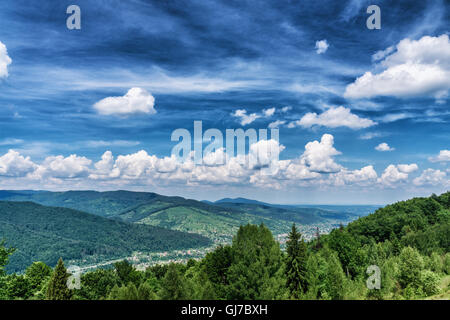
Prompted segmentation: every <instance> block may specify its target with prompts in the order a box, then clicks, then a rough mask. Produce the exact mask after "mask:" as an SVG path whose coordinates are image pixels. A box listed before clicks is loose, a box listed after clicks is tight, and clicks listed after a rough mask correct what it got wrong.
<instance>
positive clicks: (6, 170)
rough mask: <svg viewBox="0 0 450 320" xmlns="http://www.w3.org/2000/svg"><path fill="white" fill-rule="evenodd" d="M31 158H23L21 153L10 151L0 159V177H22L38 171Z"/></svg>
mask: <svg viewBox="0 0 450 320" xmlns="http://www.w3.org/2000/svg"><path fill="white" fill-rule="evenodd" d="M36 167H37V166H36V164H34V163H33V162H32V161H31V160H30V157H26V158H25V157H23V156H22V155H20V154H19V152H17V151H14V150H9V151H8V153H6V154H5V155H3V156H1V157H0V176H7V177H22V176H25V175H26V174H28V173H31V172H32V171H34V170H35V169H36Z"/></svg>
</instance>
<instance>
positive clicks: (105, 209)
mask: <svg viewBox="0 0 450 320" xmlns="http://www.w3.org/2000/svg"><path fill="white" fill-rule="evenodd" d="M159 198H173V199H174V200H175V199H177V197H163V196H160V195H158V194H156V193H150V192H131V191H112V192H97V191H66V192H50V191H40V192H29V191H6V190H5V191H1V192H0V199H1V200H8V201H32V202H36V203H39V204H42V205H45V206H52V207H64V208H70V209H75V210H80V211H84V212H88V213H92V214H96V215H99V216H103V217H113V216H115V215H118V214H120V213H122V212H123V211H127V210H129V209H131V208H133V207H135V206H137V205H139V204H143V203H148V202H153V201H158V199H159Z"/></svg>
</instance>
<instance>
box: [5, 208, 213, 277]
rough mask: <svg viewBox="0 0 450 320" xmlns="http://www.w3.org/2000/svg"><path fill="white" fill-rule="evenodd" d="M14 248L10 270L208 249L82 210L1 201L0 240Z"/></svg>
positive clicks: (180, 235)
mask: <svg viewBox="0 0 450 320" xmlns="http://www.w3.org/2000/svg"><path fill="white" fill-rule="evenodd" d="M2 238H3V239H5V240H6V244H7V245H8V246H11V247H14V248H17V250H16V252H15V253H14V255H13V256H12V257H11V261H10V264H9V265H8V270H9V271H20V270H23V269H25V268H26V267H27V266H29V265H30V264H31V263H32V262H34V261H43V262H45V263H47V264H48V265H51V266H53V265H55V264H56V262H57V260H58V258H59V257H62V258H63V259H65V260H79V259H84V260H87V262H90V263H93V262H98V261H104V260H107V259H113V258H123V257H126V256H129V255H131V254H132V253H133V252H135V251H143V252H159V251H168V250H175V249H177V250H178V249H187V248H194V247H201V246H208V245H210V244H211V242H210V240H208V239H207V238H205V237H203V236H200V235H196V234H189V233H184V232H179V231H173V230H168V229H163V228H159V227H154V226H148V225H139V224H130V223H125V222H120V221H115V220H111V219H106V218H102V217H99V216H95V215H92V214H88V213H85V212H81V211H76V210H72V209H67V208H60V207H47V206H42V205H39V204H35V203H32V202H9V201H0V241H1V239H2Z"/></svg>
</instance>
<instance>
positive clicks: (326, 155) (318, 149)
mask: <svg viewBox="0 0 450 320" xmlns="http://www.w3.org/2000/svg"><path fill="white" fill-rule="evenodd" d="M333 145H334V137H333V136H332V135H331V134H324V135H323V136H322V138H321V139H320V142H319V141H317V140H316V141H312V142H308V143H307V144H306V146H305V152H304V153H303V155H302V156H301V163H302V164H304V165H306V166H307V167H308V168H309V169H310V170H311V171H315V172H327V173H329V172H337V171H339V170H341V168H342V167H341V166H340V165H339V164H337V163H336V162H334V158H333V157H334V156H337V155H339V154H341V152H339V151H337V150H336V149H335V148H334V146H333Z"/></svg>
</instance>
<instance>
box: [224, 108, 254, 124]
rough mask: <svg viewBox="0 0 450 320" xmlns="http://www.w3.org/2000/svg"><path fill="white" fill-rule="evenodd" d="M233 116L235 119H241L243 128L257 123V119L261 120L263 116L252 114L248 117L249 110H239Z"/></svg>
mask: <svg viewBox="0 0 450 320" xmlns="http://www.w3.org/2000/svg"><path fill="white" fill-rule="evenodd" d="M231 115H232V116H233V117H236V118H239V120H240V123H241V125H242V126H245V125H247V124H250V123H252V122H253V121H255V120H256V119H258V118H261V116H260V115H257V114H256V113H252V114H250V115H248V114H247V110H245V109H238V110H236V111H235V112H234V113H233V114H231Z"/></svg>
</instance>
